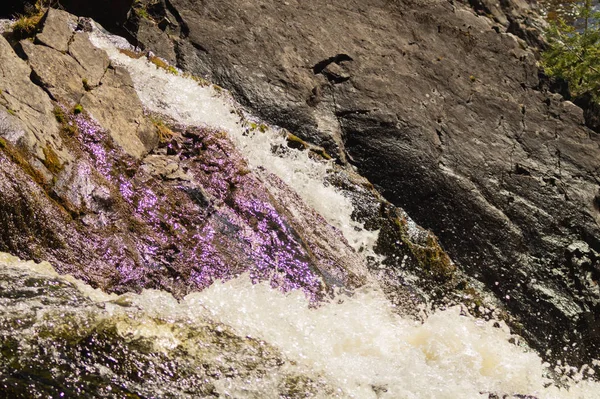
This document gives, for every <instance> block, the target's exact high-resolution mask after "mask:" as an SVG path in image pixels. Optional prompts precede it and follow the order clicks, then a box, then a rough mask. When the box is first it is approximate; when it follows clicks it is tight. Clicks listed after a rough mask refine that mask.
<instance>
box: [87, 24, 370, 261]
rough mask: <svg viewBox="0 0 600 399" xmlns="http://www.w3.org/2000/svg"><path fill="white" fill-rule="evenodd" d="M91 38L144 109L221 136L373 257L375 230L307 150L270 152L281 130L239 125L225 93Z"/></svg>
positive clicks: (102, 37) (281, 142)
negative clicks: (129, 82)
mask: <svg viewBox="0 0 600 399" xmlns="http://www.w3.org/2000/svg"><path fill="white" fill-rule="evenodd" d="M91 40H92V43H93V44H94V45H96V46H97V47H99V48H102V49H104V50H105V51H106V52H107V53H108V55H109V57H110V59H111V60H112V62H113V63H115V64H117V65H120V66H123V67H125V68H126V69H127V70H128V71H129V72H130V74H131V76H132V79H133V82H134V85H135V89H136V91H137V93H138V96H139V97H140V99H141V100H142V103H143V104H144V106H145V107H146V108H147V109H148V110H149V111H151V112H156V113H161V114H164V115H167V116H168V117H170V118H172V119H173V120H174V121H177V122H178V123H181V124H185V125H191V126H207V127H211V128H217V129H220V130H223V131H225V132H227V133H228V135H229V137H230V139H231V140H232V141H233V142H234V144H235V145H236V146H237V148H238V149H239V150H240V151H241V153H242V154H244V156H245V158H246V159H247V161H248V163H249V166H250V168H252V169H253V170H254V171H255V172H256V173H259V174H260V173H261V170H262V169H261V168H264V170H266V171H267V172H268V173H273V174H275V175H277V176H278V177H279V178H280V179H282V180H283V181H284V182H285V183H286V184H287V185H288V186H290V187H291V188H292V189H294V190H295V191H296V192H297V193H298V194H299V195H300V196H301V197H302V199H303V200H304V201H305V202H306V203H307V204H308V205H309V206H311V207H312V208H313V209H315V210H316V211H317V212H319V213H320V214H321V216H323V217H324V218H325V219H326V220H327V221H328V222H329V223H330V224H331V225H333V226H335V227H337V228H338V229H340V230H341V231H342V233H343V234H344V237H345V238H346V239H347V240H348V243H349V244H350V245H351V246H353V247H354V248H355V249H356V250H360V251H362V250H366V251H365V252H366V253H367V254H369V255H372V256H373V255H374V253H373V251H372V246H373V244H374V243H375V241H376V240H377V235H378V232H377V231H367V230H365V229H363V228H362V225H361V224H360V223H358V222H356V221H353V220H352V218H351V214H352V210H353V207H352V203H351V201H350V199H348V198H346V197H344V196H343V195H342V194H341V193H340V192H338V191H337V190H335V189H334V188H333V187H331V186H328V185H325V184H324V181H325V177H326V175H327V173H328V169H329V168H330V164H329V163H328V162H318V161H315V160H313V159H311V158H310V157H309V155H308V153H307V151H304V152H303V151H297V150H291V149H290V151H286V153H285V154H274V153H273V150H272V149H273V148H274V147H281V146H282V147H287V146H286V141H285V138H284V135H283V134H282V132H281V131H280V130H279V129H276V128H273V127H270V126H267V125H262V126H264V127H265V128H266V129H262V130H264V131H261V130H260V129H253V130H252V129H249V128H248V126H244V125H245V123H243V120H246V118H247V115H241V114H244V111H243V110H242V108H241V107H240V106H239V105H237V104H236V103H235V101H233V99H232V98H231V96H230V95H229V94H228V93H227V92H226V91H224V90H222V89H220V88H215V86H212V85H209V86H203V85H199V84H198V83H197V82H196V81H194V80H193V79H191V78H189V77H188V78H186V77H184V76H180V75H176V74H173V73H170V72H168V71H166V70H165V69H162V68H158V67H156V66H155V65H154V64H152V63H150V62H148V60H147V59H146V58H145V57H142V58H139V59H136V58H131V57H129V56H127V55H125V54H123V53H121V52H119V48H121V49H123V48H124V49H129V50H131V49H132V47H131V45H130V44H129V43H127V42H126V41H125V40H123V39H122V38H119V37H117V36H113V35H109V34H105V33H102V32H101V31H100V30H96V31H95V32H94V34H93V35H92V37H91Z"/></svg>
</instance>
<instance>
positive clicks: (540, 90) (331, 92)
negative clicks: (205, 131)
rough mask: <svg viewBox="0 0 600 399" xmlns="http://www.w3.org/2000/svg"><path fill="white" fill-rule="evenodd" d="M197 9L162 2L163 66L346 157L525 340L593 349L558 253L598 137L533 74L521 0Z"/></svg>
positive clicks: (587, 201) (589, 180) (588, 205)
mask: <svg viewBox="0 0 600 399" xmlns="http://www.w3.org/2000/svg"><path fill="white" fill-rule="evenodd" d="M141 4H142V5H143V4H147V2H141ZM198 4H199V3H198V2H197V1H194V0H171V1H170V2H168V5H169V6H168V7H165V11H164V13H165V14H166V13H167V12H168V13H170V15H173V16H174V17H175V19H172V20H170V22H171V24H169V25H168V26H166V28H165V30H166V31H167V32H171V33H172V37H173V43H174V45H175V49H176V53H177V61H178V65H179V66H181V67H182V68H184V69H186V70H188V71H190V72H193V73H195V74H197V75H202V76H207V77H209V78H211V79H213V80H215V81H217V82H218V83H219V84H221V85H222V86H224V87H226V88H228V89H230V90H232V92H233V93H234V94H235V96H236V97H237V98H238V99H239V100H240V101H241V102H243V103H244V104H246V105H247V106H249V107H250V108H252V109H253V110H255V111H256V112H257V113H259V114H260V115H261V116H262V117H264V118H266V119H267V120H269V121H271V122H273V123H276V124H279V125H281V126H284V127H286V128H287V129H289V130H290V131H292V132H294V134H296V135H297V136H298V137H299V138H300V139H303V140H306V141H309V142H311V143H313V144H315V145H318V146H321V147H324V148H325V150H326V151H327V152H328V153H329V154H331V155H332V156H334V157H335V158H337V159H339V161H340V162H341V163H343V162H345V160H346V159H347V160H349V161H350V162H352V163H354V164H355V165H356V166H357V167H358V170H359V172H360V173H362V174H363V175H364V176H366V177H368V178H369V179H370V180H371V182H373V183H374V184H375V186H376V187H377V188H378V189H379V190H380V191H381V193H382V194H383V195H384V196H385V197H386V198H387V199H388V200H390V201H391V202H392V203H394V204H395V205H397V206H401V207H403V208H404V209H405V210H406V211H407V212H408V214H409V215H411V217H413V218H414V219H415V220H416V221H417V222H418V223H420V224H422V225H424V226H425V227H427V228H431V229H432V230H433V231H434V232H435V233H436V234H437V235H438V236H439V237H440V240H441V242H442V245H443V246H444V247H445V248H446V249H447V250H448V251H449V253H450V255H451V256H452V258H453V259H454V261H455V262H456V263H457V265H458V267H459V268H460V269H461V270H463V271H465V272H466V273H467V274H468V275H470V276H472V277H475V278H477V279H478V280H480V281H482V282H483V283H485V285H487V286H488V287H489V288H490V289H491V290H493V291H494V292H495V294H496V296H497V297H498V298H499V299H501V300H502V301H503V302H504V303H505V305H506V306H507V307H508V309H509V310H510V311H511V312H512V313H513V314H514V315H515V316H516V317H517V318H518V319H519V323H517V324H515V325H514V327H515V328H516V330H517V332H519V333H521V334H523V335H524V336H525V337H526V338H527V339H528V341H529V342H530V343H531V344H532V345H533V346H534V347H536V348H539V349H542V350H544V351H545V350H546V349H548V348H550V349H551V350H552V351H553V355H552V356H556V357H557V358H562V357H564V356H566V357H567V358H568V360H569V362H570V363H571V364H580V363H582V362H586V361H587V360H589V359H590V358H592V357H597V356H598V354H599V353H600V347H598V345H597V343H594V341H593V340H587V339H585V338H584V337H586V336H587V334H589V333H590V332H593V331H596V330H597V329H598V322H597V321H595V318H594V316H593V315H594V314H596V313H597V308H596V305H595V303H596V302H595V300H592V299H591V297H590V296H580V295H579V293H578V292H577V289H576V288H574V287H575V285H574V284H575V282H574V280H573V275H572V274H571V272H570V270H571V266H570V261H569V260H568V259H567V258H566V257H565V251H566V249H567V248H568V247H569V245H571V243H573V242H575V241H584V242H586V243H587V244H588V245H589V246H590V247H591V248H594V250H600V244H599V243H598V240H597V238H596V237H598V236H600V231H599V228H598V224H597V220H599V219H598V211H597V209H596V205H594V204H595V202H594V201H595V199H594V198H595V195H596V193H597V191H598V183H597V179H598V177H597V170H598V168H599V167H600V165H599V164H598V159H600V157H599V156H600V154H599V153H598V152H599V148H598V141H597V137H596V135H595V134H594V133H593V132H591V131H590V130H588V129H587V128H586V126H585V125H584V118H583V116H584V115H583V112H582V110H581V109H580V108H578V107H577V106H575V105H573V104H572V103H570V102H567V101H563V99H562V98H561V97H560V96H557V95H554V94H552V93H549V92H547V91H546V89H545V88H546V87H547V86H546V83H545V82H544V81H542V82H540V80H539V74H540V72H539V70H538V67H537V66H536V55H535V54H536V52H537V50H538V49H537V48H529V47H528V46H527V43H530V44H537V45H541V44H540V42H539V40H538V39H539V30H536V29H537V28H538V27H539V26H540V24H539V22H540V20H539V18H538V17H537V16H536V15H535V14H534V11H535V7H534V6H533V5H531V4H529V3H525V2H502V4H500V6H497V5H496V3H493V2H483V1H482V2H478V3H475V2H474V3H473V6H474V7H475V9H477V10H478V11H479V12H480V14H490V15H491V16H492V17H495V18H496V21H493V20H492V19H491V18H489V17H488V16H484V15H480V16H477V15H476V14H475V13H474V12H473V11H471V10H470V9H468V8H467V7H465V6H463V5H462V4H451V3H445V2H441V3H433V2H428V1H405V2H389V1H371V2H367V3H365V2H364V1H334V2H329V3H314V2H293V1H292V2H286V3H283V4H279V3H278V4H272V3H268V2H249V1H245V0H231V1H227V2H211V1H209V2H203V3H202V6H201V7H199V6H198ZM163 26H165V25H163ZM513 33H514V34H513ZM515 34H516V35H519V36H520V37H521V38H522V39H521V38H519V37H517V36H515ZM157 53H158V55H161V52H160V51H158V52H157ZM340 55H344V59H341V58H336V57H340ZM165 56H166V54H165ZM588 125H589V123H588ZM592 281H597V280H594V278H592ZM562 304H568V305H565V306H563V305H562ZM574 341H576V342H581V343H583V344H582V345H579V346H577V347H576V348H575V349H573V350H570V351H568V352H567V353H565V352H564V351H563V347H564V346H565V344H566V343H572V342H574Z"/></svg>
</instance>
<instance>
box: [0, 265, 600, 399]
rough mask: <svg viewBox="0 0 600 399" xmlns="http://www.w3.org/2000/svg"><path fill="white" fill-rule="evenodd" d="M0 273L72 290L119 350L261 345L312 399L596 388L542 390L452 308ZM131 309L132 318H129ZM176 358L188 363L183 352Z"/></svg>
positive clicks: (591, 389)
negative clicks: (218, 329) (311, 383)
mask: <svg viewBox="0 0 600 399" xmlns="http://www.w3.org/2000/svg"><path fill="white" fill-rule="evenodd" d="M0 268H21V269H26V270H28V271H30V272H32V273H34V274H40V275H43V276H48V277H51V278H53V279H58V280H59V281H67V282H69V283H71V284H73V285H74V286H76V287H77V289H78V290H80V291H81V292H82V293H83V294H84V295H85V297H87V298H90V299H91V300H92V301H93V302H95V303H97V304H99V305H100V304H101V305H102V306H101V307H100V308H103V309H106V311H105V313H104V316H103V317H104V318H105V319H114V320H116V321H115V322H114V323H115V324H116V326H117V330H118V334H120V335H121V336H122V337H123V340H124V341H125V342H135V340H136V339H140V338H145V339H150V340H151V342H153V345H154V348H155V350H158V351H160V352H162V353H165V354H166V355H167V356H170V355H174V354H176V353H177V351H178V349H179V348H181V347H184V346H185V345H186V344H185V342H184V341H183V340H182V336H183V337H185V336H188V335H185V334H183V335H182V334H180V333H178V328H181V326H183V327H185V328H187V329H189V331H194V329H195V328H199V327H200V326H202V325H205V324H206V323H207V320H214V321H216V322H218V323H222V324H223V325H225V326H229V327H231V328H232V329H233V331H235V332H236V333H237V334H238V335H239V336H241V337H244V336H245V337H252V338H256V339H260V340H264V341H265V342H266V343H267V344H269V345H271V346H274V347H275V348H277V349H279V350H280V351H281V353H282V354H283V356H285V358H286V359H288V360H289V362H290V364H291V365H292V366H290V367H292V368H293V369H294V372H295V373H300V375H311V376H314V375H319V376H321V378H322V379H323V381H326V382H327V383H328V384H329V386H333V387H334V392H331V391H328V392H316V396H317V397H331V396H337V397H351V398H377V397H379V398H419V399H423V398H438V399H439V398H448V399H456V398H465V399H468V398H488V396H489V393H496V394H498V395H499V396H500V397H502V395H503V394H528V395H534V396H535V397H537V398H540V399H542V398H567V399H568V398H581V399H583V398H585V399H589V398H594V397H597V393H598V392H600V390H599V389H600V385H599V384H598V383H596V382H591V381H587V380H583V381H579V382H578V383H576V382H575V381H574V380H569V381H567V383H568V388H557V387H556V386H554V385H549V386H547V385H548V384H549V383H550V382H551V380H549V379H548V378H546V377H545V374H546V373H547V369H546V368H545V366H544V365H543V364H542V361H541V360H540V358H539V357H538V356H537V355H536V354H535V353H531V352H526V351H525V350H524V349H522V348H520V347H519V346H516V345H514V344H512V343H510V342H509V340H510V339H511V338H514V337H511V335H510V334H509V333H508V331H507V328H506V327H504V326H502V323H497V325H498V324H500V325H501V327H494V326H493V324H494V322H493V321H490V322H483V321H481V320H476V319H474V318H472V317H470V316H464V315H461V312H460V310H459V309H458V308H451V309H448V310H445V311H439V312H436V313H435V314H433V315H431V316H430V317H429V318H428V319H427V320H426V321H425V322H424V323H418V322H415V321H412V320H407V319H404V318H402V317H400V316H399V315H397V314H396V313H395V312H394V311H393V308H392V307H391V306H390V305H389V303H388V301H387V300H386V299H385V297H384V296H383V295H382V294H381V292H379V291H377V290H373V289H368V288H364V289H362V290H360V291H358V292H356V293H355V294H354V295H353V296H351V297H349V296H346V295H339V296H338V297H336V298H335V299H334V300H332V301H331V302H329V303H327V304H324V305H323V306H321V307H319V308H316V309H314V308H309V306H308V305H309V303H308V301H307V299H306V298H305V296H304V295H302V294H301V293H300V292H293V293H289V294H287V295H286V294H283V293H281V292H279V291H277V290H273V289H271V288H270V287H269V285H268V284H266V283H264V284H257V285H253V284H251V283H250V280H249V278H248V277H247V276H240V277H238V278H236V279H234V280H231V281H229V282H227V283H215V284H213V285H212V286H211V287H210V288H209V289H207V290H205V291H203V292H201V293H193V294H190V295H188V296H187V297H185V298H184V299H183V300H181V301H179V302H178V301H177V300H175V299H174V298H173V297H172V296H171V295H170V294H167V293H165V292H161V291H154V290H147V291H144V292H143V293H142V294H140V295H136V294H125V295H122V296H116V295H114V294H113V295H108V294H104V293H103V292H101V291H99V290H95V289H92V288H90V287H89V286H87V285H85V284H84V283H82V282H80V281H78V280H76V279H74V278H72V277H69V276H59V275H58V274H57V273H56V272H55V271H54V270H53V269H52V267H51V266H50V265H49V264H47V263H43V264H38V265H36V264H34V263H33V262H21V261H19V260H18V259H16V258H14V257H11V256H9V255H5V254H0ZM32 276H33V274H32ZM39 306H40V305H39V304H38V302H35V307H36V308H38V309H39ZM132 309H133V310H134V311H135V312H136V313H137V314H138V315H139V316H136V317H132V316H131V313H130V312H132ZM48 311H49V310H46V311H45V312H48ZM79 312H81V313H82V316H81V317H80V318H81V319H82V320H83V319H85V315H83V313H85V312H89V307H83V306H82V309H81V310H80V311H79ZM124 315H125V316H127V317H123V316H124ZM128 315H129V316H128ZM140 320H143V322H140ZM55 323H59V321H58V320H57V321H55ZM190 337H191V336H190ZM186 350H187V351H188V353H189V356H190V357H193V356H194V353H193V351H194V349H193V348H189V347H187V348H186ZM198 350H203V348H201V347H199V348H198ZM270 377H273V376H270ZM579 377H580V376H579ZM269 381H270V380H269V378H268V377H265V378H261V379H256V380H252V381H251V380H248V381H238V380H235V379H233V380H224V379H223V380H222V381H221V382H220V383H217V384H216V387H217V390H218V391H219V394H220V395H222V396H228V397H265V398H268V397H277V394H276V392H275V391H270V389H275V386H271V385H270V384H269Z"/></svg>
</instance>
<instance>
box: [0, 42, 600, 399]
mask: <svg viewBox="0 0 600 399" xmlns="http://www.w3.org/2000/svg"><path fill="white" fill-rule="evenodd" d="M91 39H92V41H93V43H94V44H95V45H96V46H98V47H99V48H102V49H104V50H106V51H107V53H108V54H109V56H110V58H111V60H112V62H113V63H115V64H117V65H121V66H123V67H125V68H126V69H127V70H128V71H129V72H130V73H131V76H132V79H133V82H134V84H135V89H136V90H137V92H138V95H139V97H140V99H141V100H142V102H143V103H144V105H145V107H146V108H147V109H148V111H150V112H154V113H159V114H162V115H165V116H168V117H169V118H170V119H172V120H173V121H174V122H176V123H179V124H183V125H188V126H205V127H209V128H212V129H218V130H222V131H225V132H226V133H227V134H228V136H229V137H230V139H231V140H232V141H233V142H234V143H235V145H236V146H237V148H238V150H239V151H240V152H242V154H243V155H244V156H245V157H246V159H247V160H248V164H249V167H250V168H251V169H252V172H253V173H256V174H258V175H259V176H261V178H262V179H263V180H264V181H267V182H268V181H269V174H273V175H276V176H277V177H278V178H279V179H281V180H282V181H283V182H284V183H285V184H287V185H288V186H289V187H290V188H291V189H292V190H293V191H294V192H295V193H296V194H297V195H298V196H299V197H300V198H301V199H302V201H303V202H304V203H305V204H306V205H308V206H309V207H311V208H313V209H314V210H315V211H316V212H318V213H319V214H320V215H321V216H323V218H324V219H325V220H326V221H327V222H328V223H329V224H331V225H332V226H333V227H335V228H336V229H339V231H341V232H342V233H343V236H344V237H345V239H346V240H347V241H348V243H349V244H350V245H351V247H352V248H354V250H355V252H356V253H358V254H360V259H361V260H362V261H363V262H366V261H367V257H374V256H375V255H374V251H373V244H374V242H375V241H376V239H377V234H378V232H377V231H368V230H366V229H364V228H363V226H362V225H360V224H359V223H357V222H355V221H353V220H352V218H351V215H352V211H353V207H352V203H351V201H350V200H349V199H348V198H346V197H345V196H344V195H343V194H341V193H340V192H338V191H336V189H334V188H333V187H331V186H330V185H327V184H326V183H325V180H326V177H327V174H328V169H329V165H328V164H327V163H326V162H318V161H315V160H313V159H311V158H310V157H309V156H308V155H307V153H306V152H301V151H296V150H291V149H290V150H286V151H279V150H277V149H279V148H282V147H285V140H284V138H283V137H282V135H281V132H279V131H278V130H277V129H275V128H272V127H265V129H251V128H249V127H248V124H247V123H249V122H252V123H254V122H253V119H252V118H251V116H249V115H247V114H244V112H243V110H242V109H241V108H240V107H239V106H238V105H236V104H235V103H234V102H233V100H232V99H231V97H230V96H228V95H227V93H224V92H222V91H221V90H220V89H217V88H215V87H213V86H202V85H199V84H197V83H196V82H194V81H193V80H192V79H190V78H186V77H184V76H180V75H176V74H173V73H169V72H167V71H165V70H163V69H160V68H157V67H156V66H155V65H153V64H151V63H150V62H148V60H147V59H145V58H144V57H142V58H131V57H129V56H127V55H125V54H123V53H122V52H120V51H119V48H127V49H130V45H129V44H128V43H127V42H125V41H124V40H123V39H121V38H118V37H116V36H110V35H108V34H104V33H102V32H101V31H98V30H97V31H95V32H94V33H93V35H92V38H91ZM257 122H258V121H257ZM245 123H246V124H245ZM261 130H264V131H261ZM273 149H275V151H274V150H273ZM269 189H270V190H275V189H276V184H275V183H273V184H271V185H270V186H269ZM273 194H274V195H277V193H273ZM285 198H292V194H290V193H287V194H286V197H285ZM297 207H298V208H292V211H291V212H293V211H294V209H299V207H300V205H297ZM340 248H341V247H340ZM340 248H332V249H331V250H332V251H335V250H338V249H339V250H340V251H341V249H340ZM313 305H314V303H312V304H311V302H310V299H309V298H307V296H306V295H305V293H303V292H302V291H300V290H292V291H290V292H287V293H284V292H282V291H281V290H277V289H273V288H272V287H271V285H270V284H269V283H268V282H261V283H258V284H252V283H251V279H250V278H249V276H248V275H247V274H242V275H240V276H238V277H236V278H234V279H231V280H229V281H227V282H223V283H221V282H215V283H213V284H212V285H211V286H210V287H208V288H207V289H205V290H204V291H202V292H195V293H191V294H188V295H187V296H185V297H184V298H183V299H181V300H179V301H178V300H176V299H175V298H173V296H172V295H171V294H169V293H167V292H164V291H159V290H144V291H143V292H142V293H141V294H124V295H120V296H117V295H115V294H110V295H109V294H106V293H104V292H102V291H100V290H96V289H92V288H91V287H90V286H88V285H86V284H84V283H83V282H81V281H79V280H77V279H75V278H73V277H71V276H64V275H59V274H58V273H56V272H55V271H54V269H53V268H52V266H51V265H50V264H48V263H42V264H34V263H32V262H23V261H20V260H18V259H17V258H14V257H12V256H9V255H6V254H1V253H0V327H1V328H0V331H2V333H1V334H0V339H1V342H2V347H3V348H6V349H5V350H4V351H3V353H1V356H0V386H4V387H5V388H6V389H8V388H9V387H10V388H11V389H14V390H13V391H11V392H16V394H22V395H25V396H24V397H27V396H26V395H29V396H28V397H48V396H51V397H55V396H56V397H60V396H67V397H78V396H86V395H92V396H100V397H176V398H197V397H234V398H278V397H287V398H295V397H317V398H329V397H340V398H419V399H421V398H436V399H437V398H448V399H455V398H467V399H468V398H491V397H505V396H503V395H507V396H506V397H524V396H512V395H532V397H535V398H540V399H541V398H567V399H569V398H593V397H595V396H596V395H597V393H598V392H600V385H599V384H598V383H597V382H596V381H593V380H588V379H587V378H588V377H589V376H590V375H591V374H592V371H591V370H590V369H589V368H587V367H583V368H581V369H579V370H576V369H572V368H570V367H569V366H568V365H559V366H556V368H555V369H554V371H555V374H556V375H558V376H559V377H560V376H562V377H560V378H561V381H560V383H561V384H560V386H557V384H556V383H555V382H556V381H554V380H552V379H551V378H550V376H551V375H552V372H551V370H550V369H549V367H550V366H549V365H547V364H544V363H543V362H542V360H541V358H540V357H539V356H538V355H537V354H536V353H534V352H532V351H529V350H527V349H526V348H525V347H524V345H522V344H520V343H519V337H517V336H514V335H511V334H510V332H509V330H508V328H507V327H506V325H505V324H504V322H502V321H499V320H498V319H497V318H494V317H492V319H491V320H490V321H483V320H479V319H475V318H473V317H471V316H469V315H468V314H466V312H464V311H463V309H461V308H460V307H452V308H449V309H446V310H438V311H435V312H433V313H431V314H430V315H429V316H428V317H426V318H425V320H424V321H423V322H421V321H415V320H414V319H413V318H409V317H403V316H402V315H400V314H399V312H398V311H397V309H395V308H394V306H393V305H392V304H391V303H390V302H389V300H388V299H387V298H386V296H385V295H384V294H383V293H382V292H381V289H380V288H379V287H377V286H376V285H373V284H366V285H364V286H363V287H361V288H359V289H357V290H356V292H354V293H352V294H349V293H338V294H336V295H335V296H334V297H333V298H331V299H329V300H328V301H326V302H325V303H322V304H320V306H316V307H315V306H313ZM11 373H12V374H11ZM15 373H16V375H18V376H19V378H20V379H16V377H14V375H15ZM23 381H25V383H24V382H23ZM14 387H25V388H14ZM18 389H22V391H18ZM494 395H496V396H494Z"/></svg>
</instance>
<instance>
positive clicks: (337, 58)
mask: <svg viewBox="0 0 600 399" xmlns="http://www.w3.org/2000/svg"><path fill="white" fill-rule="evenodd" d="M344 61H354V59H353V58H352V57H350V56H349V55H348V54H337V55H334V56H333V57H329V58H327V59H324V60H323V61H319V62H317V63H316V64H315V66H313V73H314V74H315V75H318V74H320V73H321V72H323V70H324V69H325V68H327V66H328V65H329V64H332V63H336V64H338V65H340V64H341V63H342V62H344Z"/></svg>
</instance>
